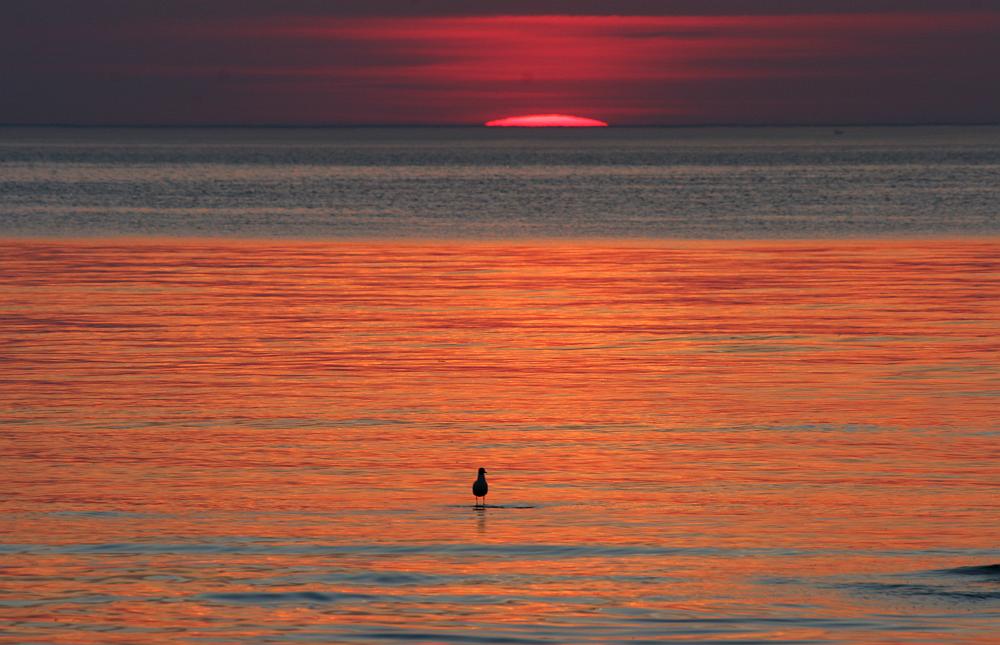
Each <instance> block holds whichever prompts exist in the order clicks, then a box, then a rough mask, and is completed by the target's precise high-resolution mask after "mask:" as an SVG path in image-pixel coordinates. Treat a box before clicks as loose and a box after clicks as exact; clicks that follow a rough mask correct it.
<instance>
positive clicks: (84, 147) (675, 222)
mask: <svg viewBox="0 0 1000 645" xmlns="http://www.w3.org/2000/svg"><path fill="white" fill-rule="evenodd" d="M998 204H1000V126H992V127H986V126H984V127H896V128H874V127H873V128H843V129H839V130H838V129H834V128H582V129H580V128H543V129H537V128H526V129H525V128H325V129H323V128H317V129H309V128H302V129H294V128H293V129H289V128H272V129H242V128H229V129H218V128H200V129H198V128H195V129H184V128H159V129H157V128H113V129H108V128H9V127H8V128H3V127H0V235H17V236H28V237H30V236H39V235H41V236H52V235H61V236H69V237H77V236H88V237H93V236H106V235H115V236H118V235H137V236H150V235H152V236H163V235H170V236H176V235H182V236H198V237H202V236H223V237H249V238H261V237H264V238H274V237H277V238H320V239H327V238H331V237H333V238H345V237H353V238H366V237H372V236H375V237H380V238H386V237H391V238H445V239H455V238H466V239H510V238H569V239H575V238H579V237H587V238H595V237H606V238H614V239H618V238H623V237H624V238H636V237H638V238H687V239H760V238H767V239H774V238H805V239H810V238H830V237H833V238H842V237H873V236H877V237H893V236H905V237H913V236H927V235H949V236H950V235H982V234H992V235H1000V207H998Z"/></svg>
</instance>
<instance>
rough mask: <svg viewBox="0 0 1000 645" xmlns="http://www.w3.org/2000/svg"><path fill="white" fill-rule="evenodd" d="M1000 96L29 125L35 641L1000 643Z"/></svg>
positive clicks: (24, 375) (22, 463)
mask: <svg viewBox="0 0 1000 645" xmlns="http://www.w3.org/2000/svg"><path fill="white" fill-rule="evenodd" d="M997 132H998V129H996V128H969V129H966V128H957V129H956V128H952V129H949V128H927V129H898V128H897V129H877V128H870V129H853V128H845V129H844V132H843V134H835V133H834V132H832V131H831V130H820V129H813V130H808V129H784V130H780V129H773V130H769V129H741V130H699V129H689V130H667V129H663V130H631V129H629V130H624V131H621V132H616V131H615V130H614V129H609V130H608V131H602V132H594V131H590V132H587V133H574V132H568V131H560V132H545V133H540V134H533V133H526V132H509V131H508V132H506V133H502V134H501V133H494V132H488V131H485V130H484V131H480V130H463V129H412V130H410V129H385V130H380V129H344V130H337V129H332V130H261V131H245V130H152V129H150V130H139V129H136V130H129V129H115V130H100V129H0V642H2V643H177V642H184V643H278V642H338V643H340V642H348V643H349V642H357V643H378V642H411V643H414V642H415V643H422V642H428V643H617V642H622V643H624V642H628V643H643V642H646V643H656V642H664V641H680V642H718V643H749V642H761V641H780V642H790V643H791V642H794V643H835V642H840V643H859V642H860V643H995V642H996V634H997V633H998V631H1000V531H998V523H997V518H998V516H1000V513H998V511H1000V501H998V500H1000V466H998V463H1000V415H998V413H997V410H998V409H1000V405H998V399H1000V226H998V211H997V209H998V206H997V204H998V203H1000V201H998V199H997V197H998V190H1000V188H998V186H1000V182H998V181H997V178H998V168H1000V165H998V164H1000V153H998V150H1000V144H998V139H1000V137H998V134H997ZM574 137H577V138H574ZM479 467H485V468H486V469H487V470H488V474H487V477H488V479H489V483H490V492H489V495H488V496H487V506H486V507H485V508H475V507H474V501H473V496H472V493H471V485H472V482H473V480H474V479H475V477H476V471H477V469H478V468H479Z"/></svg>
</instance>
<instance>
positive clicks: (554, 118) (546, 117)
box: [485, 114, 608, 128]
mask: <svg viewBox="0 0 1000 645" xmlns="http://www.w3.org/2000/svg"><path fill="white" fill-rule="evenodd" d="M485 125H486V126H487V127H490V128H494V127H515V128H606V127H608V124H607V123H606V122H604V121H598V120H597V119H588V118H587V117H583V116H573V115H571V114H528V115H525V116H509V117H507V118H505V119H494V120H493V121H487V122H486V123H485Z"/></svg>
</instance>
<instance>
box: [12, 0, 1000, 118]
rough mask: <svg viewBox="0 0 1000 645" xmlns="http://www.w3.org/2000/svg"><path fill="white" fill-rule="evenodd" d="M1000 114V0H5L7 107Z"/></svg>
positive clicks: (348, 113) (107, 113)
mask: <svg viewBox="0 0 1000 645" xmlns="http://www.w3.org/2000/svg"><path fill="white" fill-rule="evenodd" d="M533 113H566V114H575V115H580V116H585V117H589V118H595V119H600V120H603V121H607V122H609V123H611V124H612V125H650V124H657V125H702V124H746V125H753V124H859V123H888V124H907V123H996V122H1000V0H866V1H861V0H856V1H855V0H770V1H768V0H715V1H713V0H656V1H654V0H617V1H609V0H575V1H568V0H537V1H527V0H508V1H507V2H486V1H472V0H358V1H355V0H336V1H335V0H212V1H210V2H208V1H204V0H198V1H195V0H174V1H171V0H2V2H0V123H6V124H41V123H65V124H86V125H91V124H93V125H101V124H125V125H128V124H171V125H184V124H198V125H204V124H283V125H309V124H329V125H355V124H362V125H376V124H394V125H395V124H400V125H402V124H426V125H436V124H443V125H467V124H468V125H473V124H481V123H483V122H485V121H489V120H492V119H499V118H503V117H508V116H514V115H522V114H533Z"/></svg>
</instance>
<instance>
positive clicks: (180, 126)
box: [0, 121, 1000, 131]
mask: <svg viewBox="0 0 1000 645" xmlns="http://www.w3.org/2000/svg"><path fill="white" fill-rule="evenodd" d="M998 126H1000V121H985V122H977V123H952V122H940V123H939V122H913V123H697V124H667V123H646V124H629V125H616V124H614V123H612V124H610V125H609V128H610V129H615V130H623V129H640V128H662V129H677V130H693V129H709V128H733V129H737V128H738V129H764V128H983V127H998ZM0 128H80V129H129V128H136V129H164V130H185V129H192V130H196V129H197V130H201V129H218V130H239V129H245V130H257V129H262V130H319V129H322V130H342V129H376V128H378V129H386V128H393V129H402V128H424V129H475V130H497V128H488V127H486V126H484V125H482V124H427V123H423V124H421V123H411V124H405V123H403V124H400V123H391V124H378V123H356V124H333V123H314V124H281V123H246V124H240V123H217V124H212V123H186V124H184V123H131V124H129V123H0ZM522 129H529V128H504V129H503V130H508V131H509V130H522ZM534 129H536V130H537V129H538V128H534ZM545 129H547V130H573V131H578V130H580V128H559V127H552V128H545ZM585 129H586V128H585ZM601 129H602V130H603V129H604V128H601Z"/></svg>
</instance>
